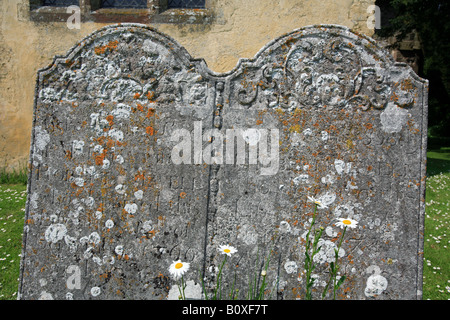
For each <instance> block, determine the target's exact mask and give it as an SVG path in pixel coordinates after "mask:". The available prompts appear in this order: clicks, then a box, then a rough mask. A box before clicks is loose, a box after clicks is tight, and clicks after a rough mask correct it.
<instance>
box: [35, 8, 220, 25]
mask: <svg viewBox="0 0 450 320" xmlns="http://www.w3.org/2000/svg"><path fill="white" fill-rule="evenodd" d="M71 15H72V13H67V7H40V8H38V9H35V10H30V20H31V21H36V22H65V21H67V19H68V18H69V17H70V16H71ZM213 20H214V19H213V13H212V10H210V9H167V10H164V11H163V12H161V13H156V12H155V11H154V10H153V9H131V8H130V9H118V8H101V9H97V10H95V11H88V12H83V11H82V12H81V22H89V21H91V22H97V23H118V22H134V23H144V24H148V23H174V24H210V23H212V22H213Z"/></svg>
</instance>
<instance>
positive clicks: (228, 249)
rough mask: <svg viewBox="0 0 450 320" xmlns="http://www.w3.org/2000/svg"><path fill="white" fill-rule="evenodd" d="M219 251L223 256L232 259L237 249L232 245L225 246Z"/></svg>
mask: <svg viewBox="0 0 450 320" xmlns="http://www.w3.org/2000/svg"><path fill="white" fill-rule="evenodd" d="M219 251H220V252H222V254H226V255H227V256H229V257H231V255H232V254H233V253H236V252H237V249H236V248H235V247H232V246H230V245H224V246H220V247H219Z"/></svg>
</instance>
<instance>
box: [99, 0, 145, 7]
mask: <svg viewBox="0 0 450 320" xmlns="http://www.w3.org/2000/svg"><path fill="white" fill-rule="evenodd" d="M102 8H147V0H102Z"/></svg>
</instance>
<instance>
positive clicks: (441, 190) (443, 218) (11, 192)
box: [0, 147, 450, 300]
mask: <svg viewBox="0 0 450 320" xmlns="http://www.w3.org/2000/svg"><path fill="white" fill-rule="evenodd" d="M427 156H428V165H427V172H428V179H427V191H426V210H425V213H426V215H425V245H424V276H423V278H424V280H423V281H424V286H423V299H431V300H447V299H450V267H449V266H450V251H449V250H448V247H449V246H450V237H449V233H450V230H449V223H450V147H441V148H439V147H436V148H434V149H432V150H430V151H429V152H428V153H427ZM2 181H9V182H12V183H14V184H2ZM24 181H25V183H26V178H24V175H23V174H10V175H9V176H8V177H4V176H3V177H2V173H1V172H0V300H13V299H16V298H17V289H18V278H19V265H20V254H21V246H22V232H23V222H24V211H25V202H26V185H25V184H24Z"/></svg>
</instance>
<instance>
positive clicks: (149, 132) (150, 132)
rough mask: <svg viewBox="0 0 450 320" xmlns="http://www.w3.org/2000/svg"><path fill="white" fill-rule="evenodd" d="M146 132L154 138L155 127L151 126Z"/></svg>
mask: <svg viewBox="0 0 450 320" xmlns="http://www.w3.org/2000/svg"><path fill="white" fill-rule="evenodd" d="M145 132H146V133H147V134H149V135H151V136H152V135H154V134H155V129H153V127H151V126H149V127H146V128H145Z"/></svg>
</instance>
